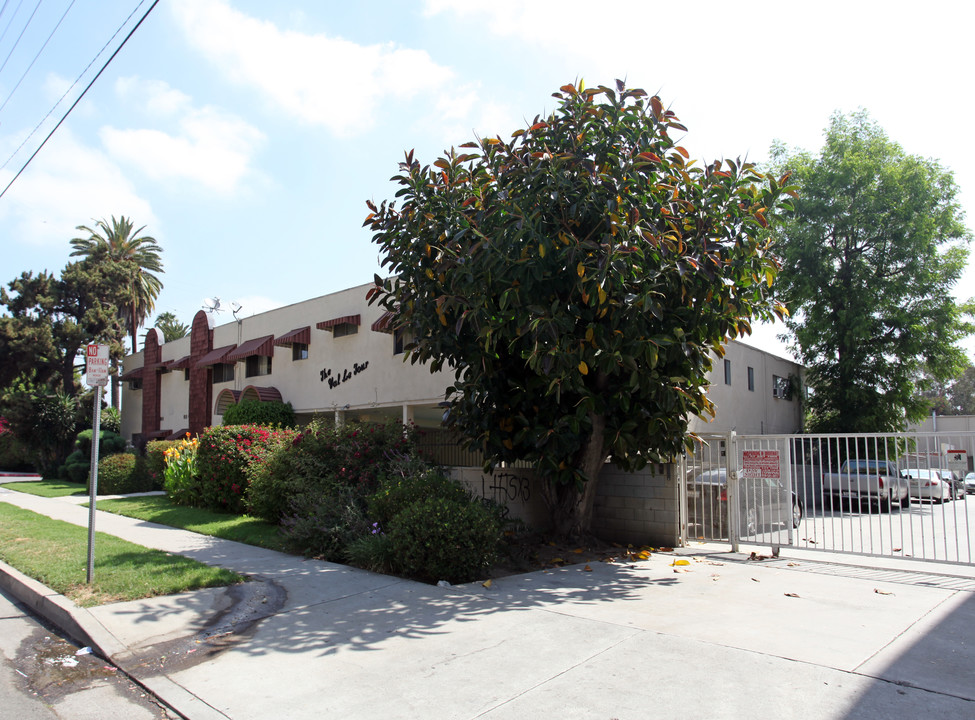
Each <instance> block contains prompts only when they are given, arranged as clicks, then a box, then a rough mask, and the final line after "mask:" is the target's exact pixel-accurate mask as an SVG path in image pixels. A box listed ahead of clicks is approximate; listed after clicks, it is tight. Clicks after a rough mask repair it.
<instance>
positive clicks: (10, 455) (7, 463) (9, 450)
mask: <svg viewBox="0 0 975 720" xmlns="http://www.w3.org/2000/svg"><path fill="white" fill-rule="evenodd" d="M31 467H32V466H31V463H30V456H29V454H28V452H27V448H25V447H24V446H23V444H22V443H21V442H20V441H19V440H18V439H17V438H16V437H14V434H13V432H11V431H10V427H9V424H8V423H7V420H6V418H4V417H0V468H3V469H4V470H30V469H31Z"/></svg>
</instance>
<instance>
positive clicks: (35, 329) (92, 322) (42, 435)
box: [0, 261, 122, 474]
mask: <svg viewBox="0 0 975 720" xmlns="http://www.w3.org/2000/svg"><path fill="white" fill-rule="evenodd" d="M119 282H120V275H119V268H118V267H116V266H113V265H99V264H96V263H94V262H89V261H82V262H73V263H69V264H68V265H67V266H65V268H64V269H63V270H62V271H61V275H60V276H59V277H58V276H55V275H53V274H52V273H48V272H46V271H45V272H42V273H39V274H37V275H35V274H33V273H31V272H26V273H22V274H21V275H20V277H18V278H16V279H14V280H13V281H11V282H10V283H8V285H7V287H6V288H0V304H2V305H3V306H4V307H5V308H6V309H7V312H8V313H9V314H8V315H5V316H3V317H0V353H2V357H3V362H2V363H0V414H2V415H4V416H5V417H6V418H7V419H8V420H9V422H10V431H11V432H12V433H13V434H14V436H15V437H16V438H17V439H18V440H19V441H20V443H21V444H22V446H23V447H24V448H25V450H26V451H27V452H28V453H29V454H30V456H31V458H32V460H33V461H34V463H35V465H36V466H37V467H38V469H40V470H41V471H42V472H45V473H48V474H50V473H52V472H53V471H54V470H56V468H57V467H58V465H60V464H61V463H62V462H63V460H64V458H65V457H66V455H67V453H70V451H71V441H72V440H73V438H74V434H75V433H76V432H77V431H78V430H79V429H82V428H83V427H84V425H85V423H90V419H91V416H92V403H93V402H94V398H93V395H92V393H90V392H87V393H83V388H82V386H81V383H80V379H81V373H82V371H83V369H84V347H85V345H87V344H88V343H90V342H96V341H97V342H105V339H106V338H109V337H114V336H117V335H118V332H117V331H118V328H119V327H120V323H119V319H118V312H117V308H116V307H115V305H113V304H111V303H110V302H104V301H103V298H105V297H110V295H111V292H112V288H113V287H116V286H117V285H118V283H119ZM109 347H110V353H111V355H112V356H114V357H116V358H118V357H121V354H122V346H121V344H119V343H117V342H116V343H114V344H113V343H109ZM82 400H84V402H82ZM79 426H80V427H79Z"/></svg>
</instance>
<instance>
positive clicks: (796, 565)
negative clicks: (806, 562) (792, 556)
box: [786, 562, 799, 567]
mask: <svg viewBox="0 0 975 720" xmlns="http://www.w3.org/2000/svg"><path fill="white" fill-rule="evenodd" d="M786 567H799V563H794V562H790V563H789V564H788V565H787V566H786Z"/></svg>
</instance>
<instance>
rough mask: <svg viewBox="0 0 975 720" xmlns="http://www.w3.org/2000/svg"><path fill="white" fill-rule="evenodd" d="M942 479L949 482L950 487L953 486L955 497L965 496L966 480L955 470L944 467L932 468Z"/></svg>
mask: <svg viewBox="0 0 975 720" xmlns="http://www.w3.org/2000/svg"><path fill="white" fill-rule="evenodd" d="M932 470H934V471H935V472H936V473H938V476H939V477H940V478H941V480H942V481H943V482H945V483H947V484H948V487H950V488H952V489H953V490H954V492H953V493H952V495H953V496H954V498H955V499H959V500H960V499H961V498H963V497H965V481H964V480H962V479H961V476H959V475H958V473H956V472H955V471H954V470H946V469H944V468H932Z"/></svg>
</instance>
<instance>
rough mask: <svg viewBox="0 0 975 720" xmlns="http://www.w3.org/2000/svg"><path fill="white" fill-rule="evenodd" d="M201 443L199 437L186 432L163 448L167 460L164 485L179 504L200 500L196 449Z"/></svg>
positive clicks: (190, 503)
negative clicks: (196, 476) (196, 477)
mask: <svg viewBox="0 0 975 720" xmlns="http://www.w3.org/2000/svg"><path fill="white" fill-rule="evenodd" d="M199 444H200V439H199V438H191V437H190V434H189V433H186V437H185V438H183V439H182V440H179V441H177V442H175V443H173V444H172V445H171V446H170V447H168V448H166V449H165V450H163V457H164V458H165V460H166V469H165V471H164V478H165V479H164V481H163V487H164V488H165V490H166V494H167V495H168V496H169V498H170V499H171V500H172V501H173V502H174V503H176V504H177V505H195V504H197V501H198V500H199V488H198V484H197V483H196V481H195V474H196V450H197V448H198V447H199ZM147 451H148V448H147Z"/></svg>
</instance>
